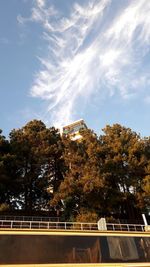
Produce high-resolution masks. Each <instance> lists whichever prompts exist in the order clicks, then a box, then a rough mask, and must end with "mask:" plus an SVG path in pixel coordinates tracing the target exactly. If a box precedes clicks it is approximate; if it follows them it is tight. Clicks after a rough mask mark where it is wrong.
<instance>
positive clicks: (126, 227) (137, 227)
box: [107, 223, 145, 232]
mask: <svg viewBox="0 0 150 267" xmlns="http://www.w3.org/2000/svg"><path fill="white" fill-rule="evenodd" d="M107 230H111V231H136V232H138V231H140V232H144V231H145V225H141V224H113V223H107Z"/></svg>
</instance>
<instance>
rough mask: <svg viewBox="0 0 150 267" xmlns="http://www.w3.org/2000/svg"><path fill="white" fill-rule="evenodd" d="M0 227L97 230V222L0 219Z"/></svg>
mask: <svg viewBox="0 0 150 267" xmlns="http://www.w3.org/2000/svg"><path fill="white" fill-rule="evenodd" d="M0 228H17V229H64V230H69V229H71V230H98V227H97V223H78V222H44V221H42V222H41V221H39V222H38V221H11V220H0Z"/></svg>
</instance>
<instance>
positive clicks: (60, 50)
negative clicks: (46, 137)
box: [0, 0, 150, 136]
mask: <svg viewBox="0 0 150 267" xmlns="http://www.w3.org/2000/svg"><path fill="white" fill-rule="evenodd" d="M0 99H1V105H0V122H1V123H0V128H1V129H2V130H3V133H4V135H6V136H8V134H9V132H10V131H11V130H12V129H13V128H20V127H22V126H24V125H25V124H26V123H27V122H28V121H30V120H32V119H41V120H42V121H44V122H45V123H46V125H47V126H53V125H55V126H56V127H59V126H62V125H66V124H67V123H70V122H72V121H74V120H78V119H80V118H83V119H84V120H85V121H86V123H87V125H88V126H89V127H90V128H92V129H94V131H95V132H97V133H98V134H99V133H100V130H101V129H102V128H104V127H105V126H106V125H107V124H110V125H112V124H113V123H120V124H121V125H124V126H126V127H130V128H131V129H132V130H134V131H136V132H137V133H140V134H141V135H142V136H149V135H150V134H149V133H150V1H148V0H78V1H76V0H1V1H0Z"/></svg>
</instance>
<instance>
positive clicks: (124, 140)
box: [100, 124, 145, 218]
mask: <svg viewBox="0 0 150 267" xmlns="http://www.w3.org/2000/svg"><path fill="white" fill-rule="evenodd" d="M103 131H104V135H101V136H100V142H101V157H102V158H103V164H102V172H103V175H104V176H105V181H106V187H107V203H108V204H107V205H108V206H109V208H110V209H111V212H113V213H116V211H117V213H120V214H125V216H126V217H128V218H134V217H136V216H137V200H136V194H137V192H139V191H140V190H141V183H142V180H143V175H144V168H145V158H144V151H143V146H142V142H141V139H140V136H139V135H137V134H136V133H135V132H133V131H132V130H131V129H130V128H126V127H123V126H121V125H119V124H114V125H113V126H106V128H105V129H103Z"/></svg>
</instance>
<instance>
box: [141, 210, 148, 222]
mask: <svg viewBox="0 0 150 267" xmlns="http://www.w3.org/2000/svg"><path fill="white" fill-rule="evenodd" d="M142 218H143V221H144V225H148V223H147V220H146V216H145V214H144V213H143V214H142Z"/></svg>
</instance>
